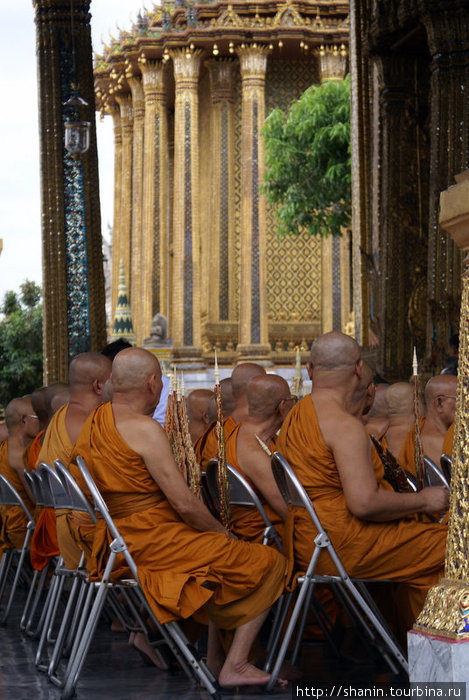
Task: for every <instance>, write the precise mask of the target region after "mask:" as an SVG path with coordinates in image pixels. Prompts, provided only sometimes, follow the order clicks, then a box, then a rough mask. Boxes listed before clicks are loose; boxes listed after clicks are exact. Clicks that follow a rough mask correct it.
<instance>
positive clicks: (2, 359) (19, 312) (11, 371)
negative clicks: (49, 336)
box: [0, 280, 42, 407]
mask: <svg viewBox="0 0 469 700" xmlns="http://www.w3.org/2000/svg"><path fill="white" fill-rule="evenodd" d="M20 289H21V294H20V300H19V299H18V295H17V294H16V293H15V292H11V291H10V292H6V294H5V295H4V298H3V303H2V305H1V310H2V312H3V313H4V314H5V317H4V318H3V320H1V321H0V405H2V406H4V407H5V406H6V405H7V403H8V402H9V401H11V399H13V398H15V397H16V396H23V395H24V394H27V393H30V392H31V391H33V390H34V389H37V388H38V387H40V386H42V305H41V304H40V303H39V302H40V297H41V290H40V288H39V287H38V286H37V285H36V284H34V282H30V281H29V280H26V281H25V282H24V283H23V284H22V285H21V287H20ZM13 297H14V298H15V300H16V305H14V304H13V303H12V300H13Z"/></svg>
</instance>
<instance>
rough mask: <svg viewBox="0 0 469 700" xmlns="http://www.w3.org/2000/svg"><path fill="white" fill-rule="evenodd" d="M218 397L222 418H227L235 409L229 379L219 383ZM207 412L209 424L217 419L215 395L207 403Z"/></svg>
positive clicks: (231, 383)
mask: <svg viewBox="0 0 469 700" xmlns="http://www.w3.org/2000/svg"><path fill="white" fill-rule="evenodd" d="M220 395H221V408H222V413H223V418H228V416H230V415H231V413H232V411H233V409H234V407H235V402H234V398H233V382H232V380H231V377H226V379H222V380H221V381H220ZM207 412H208V417H209V420H210V422H212V421H214V420H216V419H217V400H216V398H215V395H214V396H212V398H211V399H210V401H209V404H208V410H207Z"/></svg>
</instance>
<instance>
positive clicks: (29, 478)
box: [23, 469, 42, 506]
mask: <svg viewBox="0 0 469 700" xmlns="http://www.w3.org/2000/svg"><path fill="white" fill-rule="evenodd" d="M23 474H24V478H25V480H26V483H27V484H28V486H29V490H30V491H31V493H32V494H33V496H34V503H35V504H36V505H38V506H42V489H39V487H38V483H37V481H36V479H35V478H34V476H33V475H34V474H37V472H36V471H35V470H33V471H29V469H25V470H24V471H23Z"/></svg>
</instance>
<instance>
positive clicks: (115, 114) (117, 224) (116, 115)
mask: <svg viewBox="0 0 469 700" xmlns="http://www.w3.org/2000/svg"><path fill="white" fill-rule="evenodd" d="M112 119H113V122H114V216H113V218H114V221H113V225H112V280H111V313H112V314H114V312H115V309H116V306H117V287H118V283H119V264H120V246H121V233H120V231H121V203H122V127H121V115H120V111H119V108H118V107H116V108H115V109H113V110H112ZM113 318H114V316H111V318H110V319H109V333H111V331H112V322H113Z"/></svg>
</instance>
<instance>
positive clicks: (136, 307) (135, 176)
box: [128, 77, 145, 345]
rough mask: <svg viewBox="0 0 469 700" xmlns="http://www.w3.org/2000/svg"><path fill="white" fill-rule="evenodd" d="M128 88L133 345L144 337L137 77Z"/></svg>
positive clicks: (140, 106) (140, 123) (140, 128)
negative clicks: (130, 118)
mask: <svg viewBox="0 0 469 700" xmlns="http://www.w3.org/2000/svg"><path fill="white" fill-rule="evenodd" d="M128 83H129V85H130V89H131V91H132V111H133V149H132V233H131V245H130V256H131V257H130V260H131V265H130V280H131V284H130V306H131V309H132V322H133V324H134V330H135V338H136V343H137V345H141V344H142V341H143V338H144V329H143V324H142V320H143V319H142V289H143V274H142V270H143V261H144V258H143V255H142V253H143V247H142V244H143V235H142V212H143V139H144V134H143V129H144V124H145V103H144V100H143V87H142V81H141V79H140V78H136V77H133V78H129V79H128Z"/></svg>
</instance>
